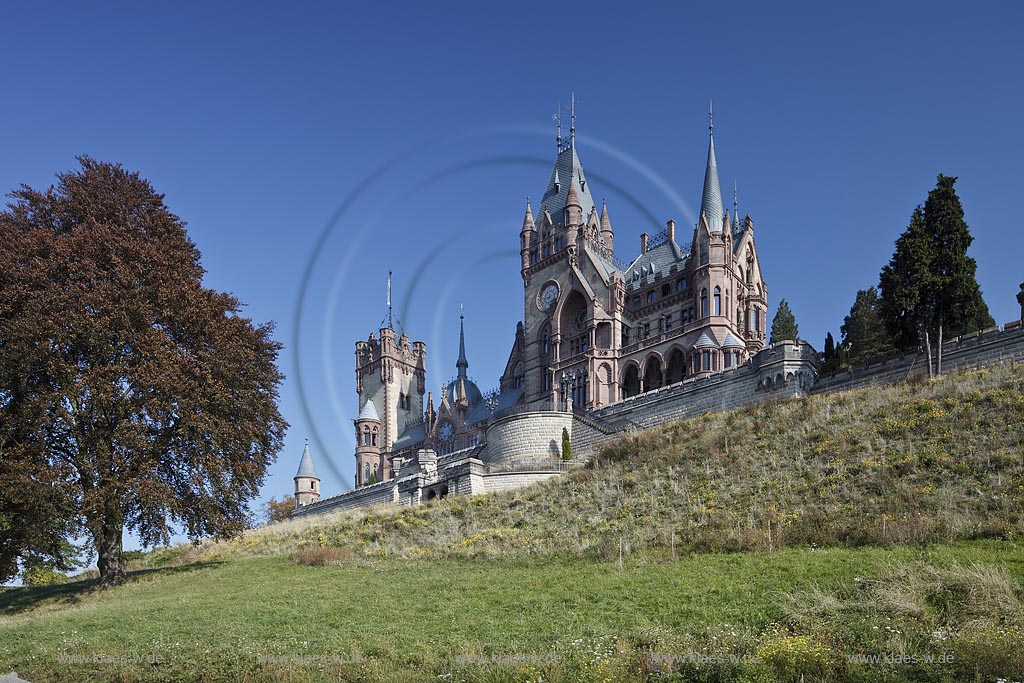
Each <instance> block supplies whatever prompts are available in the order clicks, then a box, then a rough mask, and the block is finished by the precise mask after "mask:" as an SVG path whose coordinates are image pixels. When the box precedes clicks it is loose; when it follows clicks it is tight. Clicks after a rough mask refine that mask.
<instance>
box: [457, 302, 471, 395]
mask: <svg viewBox="0 0 1024 683" xmlns="http://www.w3.org/2000/svg"><path fill="white" fill-rule="evenodd" d="M464 321H465V315H464V314H462V313H460V314H459V360H457V361H456V362H455V367H457V368H458V369H459V379H466V377H467V375H466V371H467V370H468V369H469V361H468V360H466V326H465V322H464Z"/></svg>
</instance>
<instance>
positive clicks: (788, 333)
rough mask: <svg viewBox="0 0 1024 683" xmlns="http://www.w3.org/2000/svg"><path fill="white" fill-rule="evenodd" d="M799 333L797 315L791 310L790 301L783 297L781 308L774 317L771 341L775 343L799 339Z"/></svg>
mask: <svg viewBox="0 0 1024 683" xmlns="http://www.w3.org/2000/svg"><path fill="white" fill-rule="evenodd" d="M799 333H800V332H799V330H798V329H797V326H796V316H794V315H793V311H791V310H790V308H789V303H787V302H786V300H785V299H783V300H782V301H780V302H779V309H778V310H777V311H776V312H775V318H774V319H772V334H771V339H770V340H769V343H770V344H774V343H775V342H777V341H783V340H785V339H791V340H793V341H796V340H797V339H799V336H798V335H799Z"/></svg>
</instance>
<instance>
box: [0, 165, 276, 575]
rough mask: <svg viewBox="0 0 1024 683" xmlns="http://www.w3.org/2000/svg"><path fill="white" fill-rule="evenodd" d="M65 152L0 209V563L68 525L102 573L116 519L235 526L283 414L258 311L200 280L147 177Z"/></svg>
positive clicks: (149, 527)
mask: <svg viewBox="0 0 1024 683" xmlns="http://www.w3.org/2000/svg"><path fill="white" fill-rule="evenodd" d="M79 162H80V164H81V168H80V169H79V170H76V171H72V172H68V173H64V174H60V175H58V176H57V178H58V182H57V184H56V186H54V187H50V188H49V189H48V190H46V191H37V190H34V189H32V188H30V187H28V186H22V187H21V188H20V189H18V190H16V191H14V192H13V193H12V194H11V195H10V197H11V198H12V200H13V201H12V202H11V203H10V204H9V205H8V208H7V210H5V211H4V212H2V213H0V449H2V450H3V457H2V458H0V526H3V525H5V524H6V525H13V526H14V527H15V528H19V529H21V534H20V536H17V537H15V538H14V539H13V540H11V539H10V538H9V537H7V536H6V534H5V539H4V540H5V543H7V545H6V546H2V545H0V560H6V562H5V563H3V564H0V574H2V575H4V576H8V575H9V574H10V573H11V567H12V561H11V558H12V557H20V558H22V560H23V561H24V559H25V558H27V557H31V556H34V555H38V556H42V557H50V558H51V559H52V558H54V556H59V555H60V545H59V541H60V540H61V539H67V538H73V537H75V536H84V537H86V538H88V539H90V540H91V545H92V547H93V549H94V550H95V551H96V553H97V555H98V558H99V559H98V566H99V571H100V578H101V583H102V584H103V585H110V584H114V583H118V582H120V581H121V580H123V577H124V570H125V567H124V559H123V556H122V552H121V539H122V535H123V532H124V531H125V530H131V531H134V532H135V533H137V534H138V535H139V537H140V538H141V540H142V542H143V543H145V544H155V543H158V542H161V541H166V540H167V539H168V538H169V535H170V533H171V532H172V530H173V529H174V528H179V527H180V528H182V529H183V530H184V532H185V533H186V534H187V535H188V536H189V537H190V538H193V539H198V538H200V537H204V536H221V537H223V536H228V535H231V534H234V533H237V532H239V531H240V530H242V529H243V528H244V527H245V525H246V523H247V521H248V516H249V508H248V501H249V500H250V499H251V498H253V497H254V496H255V495H256V493H257V491H258V488H259V486H260V484H261V483H262V481H263V478H264V476H265V473H266V469H267V466H268V465H269V464H270V463H271V462H273V460H274V458H275V457H276V454H277V453H278V451H280V449H281V446H282V439H283V434H284V431H285V429H286V428H287V424H286V423H285V421H284V420H283V418H282V417H281V415H280V413H279V411H278V407H277V400H278V389H279V386H280V383H281V381H282V379H283V377H282V375H281V373H280V372H279V371H278V368H277V365H276V361H277V356H278V353H279V351H280V348H281V346H280V344H278V343H277V342H275V341H274V340H273V339H272V338H271V333H272V329H273V327H272V324H262V325H254V323H253V322H252V321H251V320H249V319H248V318H246V317H244V316H242V315H241V314H240V312H241V304H240V302H239V301H238V300H237V299H236V298H235V297H234V296H232V295H230V294H225V293H220V292H216V291H213V290H211V289H207V288H205V287H203V284H202V277H203V272H204V271H203V269H202V267H201V266H200V254H199V251H198V249H197V248H196V246H195V244H193V243H192V241H191V240H190V239H189V238H188V236H187V235H186V233H185V225H184V223H183V222H182V221H181V220H180V219H179V218H178V217H177V216H176V215H174V214H173V213H171V212H170V211H169V210H168V208H167V207H166V205H165V204H164V201H163V195H160V194H157V193H156V192H155V191H154V189H153V187H152V186H151V185H150V183H149V182H148V181H146V180H144V179H142V178H140V177H139V175H138V174H137V173H130V172H128V171H126V170H124V169H123V168H121V166H120V165H116V164H109V163H100V162H97V161H94V160H93V159H90V158H88V157H82V158H80V159H79ZM14 494H16V495H14ZM8 541H9V542H8Z"/></svg>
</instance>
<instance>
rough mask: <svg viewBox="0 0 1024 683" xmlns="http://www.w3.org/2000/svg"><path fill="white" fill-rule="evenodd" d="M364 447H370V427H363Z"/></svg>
mask: <svg viewBox="0 0 1024 683" xmlns="http://www.w3.org/2000/svg"><path fill="white" fill-rule="evenodd" d="M363 445H364V446H369V445H370V428H369V427H363Z"/></svg>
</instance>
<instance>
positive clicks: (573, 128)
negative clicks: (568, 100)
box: [569, 93, 576, 147]
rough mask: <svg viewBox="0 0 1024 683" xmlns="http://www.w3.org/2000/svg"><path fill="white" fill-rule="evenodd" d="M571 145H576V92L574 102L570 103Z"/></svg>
mask: <svg viewBox="0 0 1024 683" xmlns="http://www.w3.org/2000/svg"><path fill="white" fill-rule="evenodd" d="M569 146H570V147H575V146H576V93H573V94H572V104H570V105H569Z"/></svg>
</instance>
